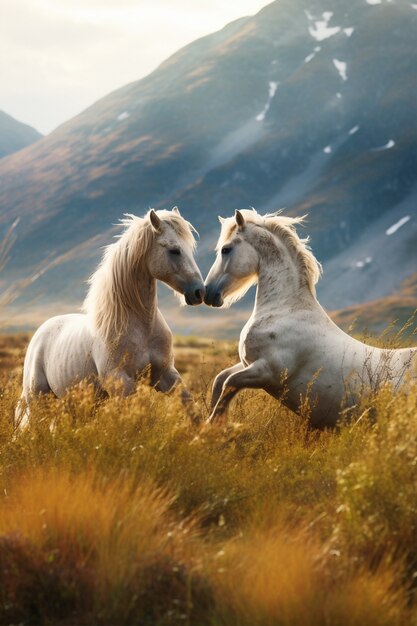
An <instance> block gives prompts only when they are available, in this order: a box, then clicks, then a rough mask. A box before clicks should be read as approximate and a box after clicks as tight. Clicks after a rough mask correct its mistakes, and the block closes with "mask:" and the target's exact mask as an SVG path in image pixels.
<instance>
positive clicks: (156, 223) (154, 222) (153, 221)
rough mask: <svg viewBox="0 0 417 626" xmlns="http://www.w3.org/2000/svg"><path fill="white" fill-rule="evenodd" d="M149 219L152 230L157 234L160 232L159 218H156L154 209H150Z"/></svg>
mask: <svg viewBox="0 0 417 626" xmlns="http://www.w3.org/2000/svg"><path fill="white" fill-rule="evenodd" d="M149 219H150V221H151V224H152V226H153V227H154V229H155V230H156V231H157V232H159V231H160V230H161V218H160V217H158V215H157V214H156V211H155V210H154V209H151V210H150V212H149Z"/></svg>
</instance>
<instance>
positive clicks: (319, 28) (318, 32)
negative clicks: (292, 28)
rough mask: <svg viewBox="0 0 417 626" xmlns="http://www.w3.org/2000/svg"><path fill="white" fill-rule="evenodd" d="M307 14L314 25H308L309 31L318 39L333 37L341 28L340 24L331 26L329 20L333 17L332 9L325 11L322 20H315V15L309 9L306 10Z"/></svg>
mask: <svg viewBox="0 0 417 626" xmlns="http://www.w3.org/2000/svg"><path fill="white" fill-rule="evenodd" d="M305 14H306V16H307V19H308V20H309V21H310V22H312V25H310V26H309V27H308V31H309V33H310V35H311V36H312V37H313V38H314V39H315V40H316V41H323V40H324V39H329V37H333V35H336V34H337V33H339V32H340V30H341V29H340V26H329V22H330V20H331V18H332V17H333V12H332V11H324V13H322V19H321V20H315V19H314V17H313V15H311V13H309V12H308V11H305Z"/></svg>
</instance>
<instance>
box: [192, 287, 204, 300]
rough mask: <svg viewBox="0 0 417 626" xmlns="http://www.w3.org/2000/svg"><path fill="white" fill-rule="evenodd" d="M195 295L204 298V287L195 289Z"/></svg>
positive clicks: (200, 298) (199, 298) (198, 298)
mask: <svg viewBox="0 0 417 626" xmlns="http://www.w3.org/2000/svg"><path fill="white" fill-rule="evenodd" d="M194 295H195V297H196V298H197V300H202V299H203V294H202V289H196V290H195V291H194Z"/></svg>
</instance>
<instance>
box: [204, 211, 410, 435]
mask: <svg viewBox="0 0 417 626" xmlns="http://www.w3.org/2000/svg"><path fill="white" fill-rule="evenodd" d="M219 219H220V222H221V223H222V228H221V234H220V239H219V242H218V245H217V259H216V261H215V263H214V265H213V267H212V268H211V270H210V272H209V274H208V276H207V279H206V295H205V299H204V300H205V303H206V304H208V305H210V306H214V307H221V306H222V305H223V304H224V303H225V304H230V303H232V302H234V301H236V300H238V299H239V298H241V297H242V295H243V294H244V293H245V292H246V291H247V289H248V288H249V287H250V286H251V285H253V284H254V283H257V293H256V303H255V308H254V310H253V313H252V315H251V317H250V319H249V321H248V322H247V324H246V325H245V327H244V328H243V330H242V332H241V335H240V344H239V356H240V363H238V364H237V365H235V366H234V367H231V368H228V369H226V370H224V371H222V372H220V374H218V376H217V377H216V379H215V381H214V385H213V393H212V401H211V409H212V411H211V415H210V417H209V421H210V422H212V421H214V420H216V419H217V418H219V417H220V416H221V415H223V414H224V413H225V412H226V409H227V406H228V404H229V402H230V400H231V399H232V398H233V397H234V395H235V394H236V393H237V392H238V391H239V390H240V389H242V388H245V387H249V388H254V389H264V390H265V391H267V392H268V393H270V394H271V395H272V396H274V397H275V398H277V399H281V400H282V402H283V403H284V404H286V405H287V406H288V407H289V408H291V409H292V410H294V411H296V412H297V411H299V410H300V407H301V402H302V400H303V399H304V400H305V399H306V397H307V396H308V398H309V402H310V407H311V424H312V425H313V426H316V427H324V426H334V425H335V424H336V422H337V420H338V418H339V415H340V411H341V409H343V408H348V407H350V406H352V405H354V404H355V402H356V401H357V399H358V397H360V396H361V395H362V394H363V393H366V392H368V391H369V390H373V389H376V388H377V387H378V386H380V385H381V384H383V383H386V382H388V383H390V384H392V385H393V387H394V388H396V387H397V386H398V385H400V384H401V383H402V382H403V381H404V380H405V379H406V378H407V376H414V377H415V375H416V374H417V369H415V367H416V366H417V348H407V349H400V350H382V349H379V348H374V347H371V346H368V345H365V344H364V343H361V342H360V341H357V340H356V339H354V338H352V337H350V336H349V335H347V334H346V333H345V332H343V331H342V330H341V329H340V328H339V327H338V326H336V324H334V323H333V322H332V320H331V319H330V318H329V316H328V315H327V314H326V312H325V311H324V310H323V308H322V307H321V306H320V304H319V303H318V301H317V298H316V292H315V284H316V282H317V281H318V279H319V277H320V274H321V266H320V264H319V262H318V261H317V260H316V259H315V257H314V256H313V254H312V252H311V250H310V249H309V248H308V246H307V241H308V240H306V239H300V238H299V237H298V235H297V233H296V231H295V225H296V224H300V223H301V222H302V221H303V219H304V218H291V217H285V216H283V215H280V214H273V215H266V216H264V217H263V216H261V215H259V214H258V213H257V212H256V211H255V210H252V211H249V210H242V211H236V213H235V217H233V218H227V219H223V218H219Z"/></svg>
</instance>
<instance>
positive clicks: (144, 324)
mask: <svg viewBox="0 0 417 626" xmlns="http://www.w3.org/2000/svg"><path fill="white" fill-rule="evenodd" d="M134 280H137V281H138V282H139V284H140V287H139V290H140V303H139V302H137V303H135V302H129V303H128V317H129V323H128V328H127V329H126V330H127V332H129V331H130V330H131V328H132V327H133V328H141V329H143V330H144V331H146V332H151V330H152V327H153V325H154V322H155V319H156V316H157V312H158V296H157V284H156V280H155V278H153V277H152V276H151V275H150V274H149V273H148V272H146V273H145V274H141V276H140V277H135V278H134Z"/></svg>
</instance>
